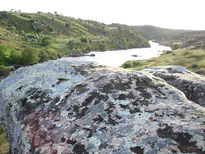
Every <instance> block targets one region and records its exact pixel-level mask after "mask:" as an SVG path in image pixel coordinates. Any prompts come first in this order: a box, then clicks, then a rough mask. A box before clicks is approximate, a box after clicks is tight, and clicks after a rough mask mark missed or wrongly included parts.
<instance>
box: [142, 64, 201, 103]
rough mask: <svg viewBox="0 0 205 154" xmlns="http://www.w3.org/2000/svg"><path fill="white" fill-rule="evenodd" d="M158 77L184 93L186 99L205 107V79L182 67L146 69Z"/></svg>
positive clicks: (145, 70)
mask: <svg viewBox="0 0 205 154" xmlns="http://www.w3.org/2000/svg"><path fill="white" fill-rule="evenodd" d="M143 72H148V73H151V74H153V75H154V76H156V77H159V78H162V79H164V80H165V81H166V82H167V83H168V84H170V85H172V86H174V87H175V88H177V89H179V90H180V91H182V92H183V93H184V94H185V95H186V97H187V98H188V99H189V100H191V101H193V102H195V103H197V104H200V105H202V106H204V107H205V77H204V76H201V75H198V74H195V73H192V72H190V71H188V70H187V69H185V68H184V67H182V66H160V67H151V68H145V69H144V70H143Z"/></svg>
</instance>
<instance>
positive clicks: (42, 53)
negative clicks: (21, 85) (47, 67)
mask: <svg viewBox="0 0 205 154" xmlns="http://www.w3.org/2000/svg"><path fill="white" fill-rule="evenodd" d="M38 57H39V62H44V61H48V60H49V59H50V56H49V54H48V51H47V50H45V49H42V50H40V52H39V55H38Z"/></svg>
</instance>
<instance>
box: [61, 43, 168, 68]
mask: <svg viewBox="0 0 205 154" xmlns="http://www.w3.org/2000/svg"><path fill="white" fill-rule="evenodd" d="M149 43H150V45H151V47H150V48H136V49H128V50H116V51H104V52H99V51H98V52H95V51H93V52H90V53H89V54H88V55H91V54H95V56H94V57H90V56H82V57H65V58H63V59H67V60H69V59H72V60H77V61H78V60H79V61H91V62H95V63H98V64H101V65H107V66H117V67H119V66H121V65H122V64H123V63H124V62H126V61H128V60H141V59H148V58H151V57H158V56H160V55H161V54H162V51H164V50H171V48H170V47H167V46H163V45H159V44H158V43H155V42H152V41H150V42H149ZM133 55H136V56H137V57H134V56H133Z"/></svg>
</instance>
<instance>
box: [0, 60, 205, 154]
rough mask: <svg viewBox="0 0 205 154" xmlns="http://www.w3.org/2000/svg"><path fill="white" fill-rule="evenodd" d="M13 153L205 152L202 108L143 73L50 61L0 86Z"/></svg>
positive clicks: (0, 102)
mask: <svg viewBox="0 0 205 154" xmlns="http://www.w3.org/2000/svg"><path fill="white" fill-rule="evenodd" d="M0 111H1V112H0V113H1V115H0V117H1V122H2V124H3V127H4V128H5V130H6V135H7V138H8V140H9V143H10V150H11V152H12V153H15V154H18V153H19V154H22V153H25V154H29V153H43V154H44V153H49V154H57V153H58V154H70V153H76V154H83V153H84V154H86V153H106V154H107V153H116V154H125V153H126V154H131V153H139V154H141V153H150V154H155V153H173V152H176V153H177V152H178V153H189V152H193V153H203V152H204V151H205V146H204V145H205V136H204V131H205V128H204V120H205V119H204V115H205V109H204V107H202V106H200V105H198V104H196V103H193V102H192V101H190V100H188V99H187V98H186V97H185V95H184V94H183V93H182V92H181V91H179V90H178V89H176V88H174V87H173V86H171V85H169V84H167V83H166V82H165V81H164V80H162V79H160V78H158V77H155V76H153V75H151V74H149V73H145V72H137V71H126V70H123V69H116V68H108V67H103V66H97V65H94V64H92V63H88V62H75V61H63V60H56V61H49V62H46V63H42V64H37V65H34V66H29V67H25V68H20V69H18V70H17V71H16V72H15V73H14V74H13V75H10V76H9V77H7V78H6V79H5V80H3V81H2V82H1V84H0Z"/></svg>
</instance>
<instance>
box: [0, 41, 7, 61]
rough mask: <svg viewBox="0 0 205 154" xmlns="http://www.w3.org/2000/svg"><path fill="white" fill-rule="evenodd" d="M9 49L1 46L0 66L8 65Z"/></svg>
mask: <svg viewBox="0 0 205 154" xmlns="http://www.w3.org/2000/svg"><path fill="white" fill-rule="evenodd" d="M8 62H9V49H8V47H6V46H4V45H0V65H8Z"/></svg>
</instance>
